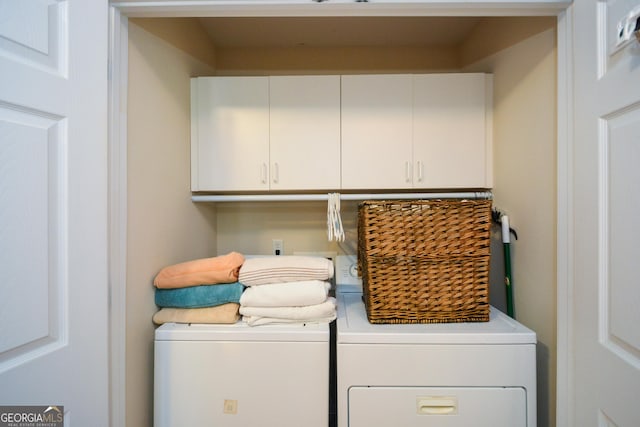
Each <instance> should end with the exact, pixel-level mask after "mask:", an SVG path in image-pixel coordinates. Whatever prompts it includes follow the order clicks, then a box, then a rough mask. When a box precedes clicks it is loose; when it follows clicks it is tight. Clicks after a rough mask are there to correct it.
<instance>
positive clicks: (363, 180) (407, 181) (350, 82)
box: [342, 74, 413, 189]
mask: <svg viewBox="0 0 640 427" xmlns="http://www.w3.org/2000/svg"><path fill="white" fill-rule="evenodd" d="M412 91H413V89H412V76H411V75H408V74H407V75H352V76H342V188H344V189H376V188H380V189H390V188H398V189H402V188H412V177H411V174H412V172H411V169H412V165H411V163H412V151H413V149H412V135H411V133H412V128H411V111H412V99H413V92H412Z"/></svg>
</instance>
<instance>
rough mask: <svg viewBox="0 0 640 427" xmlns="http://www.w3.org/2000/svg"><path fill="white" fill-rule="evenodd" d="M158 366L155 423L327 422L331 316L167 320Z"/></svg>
mask: <svg viewBox="0 0 640 427" xmlns="http://www.w3.org/2000/svg"><path fill="white" fill-rule="evenodd" d="M154 371H155V375H154V377H155V378H154V380H155V383H154V426H155V427H183V426H205V425H211V426H225V427H234V426H238V427H258V426H260V427H262V426H265V425H273V426H279V427H300V426H313V427H315V426H317V427H327V425H328V412H329V325H328V324H307V325H298V324H293V325H264V326H256V327H251V326H248V325H246V324H245V323H243V322H238V323H236V324H233V325H202V324H175V323H167V324H164V325H162V326H160V327H159V328H158V329H156V332H155V369H154Z"/></svg>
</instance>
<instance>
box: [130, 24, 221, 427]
mask: <svg viewBox="0 0 640 427" xmlns="http://www.w3.org/2000/svg"><path fill="white" fill-rule="evenodd" d="M210 72H211V68H210V67H208V66H205V65H203V64H202V63H200V62H198V61H195V60H194V59H193V58H192V57H190V56H188V55H186V54H185V53H184V52H182V51H180V50H178V49H176V48H174V47H173V46H171V45H168V44H167V43H166V42H164V41H162V40H161V39H159V38H157V37H155V36H152V35H150V34H149V33H147V32H146V31H144V30H142V29H141V28H140V27H138V26H136V25H135V24H130V26H129V93H128V135H127V138H128V151H127V157H128V159H127V163H128V164H127V175H128V186H127V193H128V195H127V196H128V197H127V209H128V216H127V222H128V224H127V309H126V325H127V337H126V402H127V406H126V419H127V426H132V427H133V426H136V427H138V426H140V427H142V426H151V425H152V414H153V411H152V408H153V406H152V403H153V332H154V325H153V324H152V321H151V317H152V315H153V313H154V312H155V311H156V306H155V304H154V294H153V285H152V280H153V277H154V276H155V274H156V273H157V272H158V270H159V269H160V268H162V267H164V266H165V265H168V264H173V263H176V262H180V261H185V260H188V259H193V258H198V257H204V256H212V255H215V254H216V235H215V214H214V211H213V210H212V209H210V208H207V207H203V206H194V204H193V203H191V200H190V197H189V195H190V191H191V190H190V169H189V163H190V149H189V139H190V117H189V103H190V100H189V99H190V97H189V78H190V77H191V76H193V75H196V74H203V73H210Z"/></svg>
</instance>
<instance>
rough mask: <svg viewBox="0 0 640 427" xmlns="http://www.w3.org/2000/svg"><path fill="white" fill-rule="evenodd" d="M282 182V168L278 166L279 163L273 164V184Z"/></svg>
mask: <svg viewBox="0 0 640 427" xmlns="http://www.w3.org/2000/svg"><path fill="white" fill-rule="evenodd" d="M278 181H280V167H279V166H278V162H275V163H274V164H273V183H274V184H277V183H278Z"/></svg>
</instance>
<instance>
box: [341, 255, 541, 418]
mask: <svg viewBox="0 0 640 427" xmlns="http://www.w3.org/2000/svg"><path fill="white" fill-rule="evenodd" d="M339 258H340V257H338V259H336V275H337V276H336V281H337V285H336V295H337V302H338V318H337V323H336V353H337V368H336V371H337V373H336V376H337V416H338V427H383V426H384V427H387V426H390V425H401V426H405V427H412V426H438V427H463V426H464V427H468V426H474V427H535V426H536V335H535V333H534V332H533V331H532V330H530V329H528V328H526V327H525V326H523V325H522V324H520V323H518V322H517V321H515V320H513V319H511V318H510V317H508V316H506V315H504V314H503V313H502V312H500V311H499V310H497V309H495V308H493V307H491V314H490V320H489V321H488V322H470V323H440V324H382V325H381V324H375V325H374V324H371V323H369V321H368V320H367V315H366V311H365V306H364V303H363V300H362V287H361V285H359V284H358V281H357V278H354V274H355V270H356V269H355V259H354V258H353V257H351V258H347V259H346V260H345V259H339Z"/></svg>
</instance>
